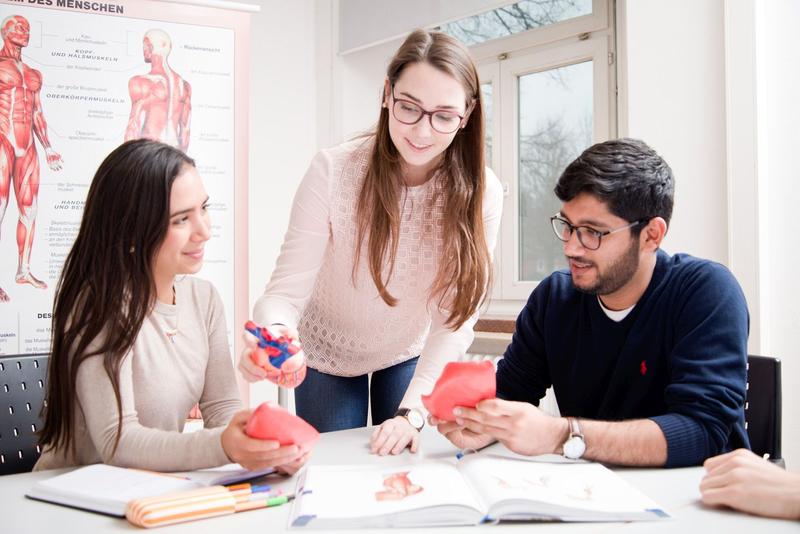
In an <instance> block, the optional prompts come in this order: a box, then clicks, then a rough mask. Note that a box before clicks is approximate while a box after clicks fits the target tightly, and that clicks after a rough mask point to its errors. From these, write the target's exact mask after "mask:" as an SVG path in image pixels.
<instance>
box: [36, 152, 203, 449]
mask: <svg viewBox="0 0 800 534" xmlns="http://www.w3.org/2000/svg"><path fill="white" fill-rule="evenodd" d="M187 166H192V167H193V166H194V161H193V160H192V159H191V158H189V157H188V156H187V155H186V154H184V153H183V152H181V151H180V150H178V149H176V148H173V147H171V146H169V145H166V144H164V143H159V142H157V141H150V140H145V139H138V140H134V141H128V142H126V143H124V144H122V145H120V146H119V147H117V148H116V149H115V150H114V151H113V152H111V154H109V155H108V156H107V157H106V159H105V160H103V162H102V163H101V164H100V167H99V168H98V169H97V173H96V174H95V175H94V178H93V180H92V183H91V186H90V187H89V194H88V196H87V198H86V205H85V207H84V211H83V218H82V220H81V226H80V230H79V231H78V237H77V238H76V239H75V243H74V244H73V245H72V249H71V250H70V252H69V255H68V256H67V259H66V261H65V263H64V268H63V270H62V272H61V277H60V279H59V281H58V285H57V286H56V293H55V303H54V308H53V323H52V347H51V355H50V363H49V368H48V384H47V396H46V399H47V403H46V407H45V408H44V409H43V410H44V414H43V415H44V426H43V428H42V430H41V433H40V440H41V444H42V445H46V446H50V447H52V448H55V449H62V448H63V449H66V450H72V452H73V453H74V450H73V445H74V442H75V415H76V405H77V394H76V378H77V374H78V367H80V365H81V363H82V362H83V361H84V360H86V359H87V358H89V357H92V356H96V355H101V356H102V357H103V365H104V367H105V370H106V373H108V377H109V379H110V380H111V384H112V386H113V388H114V395H115V397H116V404H117V413H118V414H119V419H118V422H117V436H116V440H115V442H114V449H113V450H114V451H116V448H117V446H118V444H119V439H120V435H121V432H122V400H121V397H120V390H119V369H120V366H121V363H122V359H123V358H124V357H125V354H126V353H127V352H128V351H129V350H130V348H131V347H132V346H133V343H134V341H135V340H136V337H137V336H138V334H139V330H140V329H141V327H142V323H143V322H144V319H145V318H146V317H147V315H148V314H149V313H150V312H151V311H152V308H153V306H154V304H155V299H156V289H155V282H154V279H153V262H154V258H155V255H156V253H157V251H158V249H159V247H160V246H161V244H162V242H163V241H164V238H165V236H166V233H167V227H168V224H169V201H170V191H171V190H172V183H173V182H174V181H175V178H176V177H177V176H178V175H179V174H181V172H182V171H183V170H184V169H185V168H186V167H187Z"/></svg>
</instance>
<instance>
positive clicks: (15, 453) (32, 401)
mask: <svg viewBox="0 0 800 534" xmlns="http://www.w3.org/2000/svg"><path fill="white" fill-rule="evenodd" d="M47 360H48V355H47V354H17V355H7V356H0V475H10V474H13V473H23V472H26V471H30V470H31V469H33V464H35V463H36V460H38V459H39V454H40V453H41V449H40V448H39V444H38V439H37V436H36V432H37V431H39V429H40V427H41V418H40V413H41V410H42V406H43V405H44V395H45V381H46V380H47Z"/></svg>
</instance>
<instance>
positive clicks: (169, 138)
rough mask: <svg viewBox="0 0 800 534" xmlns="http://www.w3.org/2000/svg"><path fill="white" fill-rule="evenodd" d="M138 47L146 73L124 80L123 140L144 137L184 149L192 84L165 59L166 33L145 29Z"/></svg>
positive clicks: (167, 50)
mask: <svg viewBox="0 0 800 534" xmlns="http://www.w3.org/2000/svg"><path fill="white" fill-rule="evenodd" d="M142 47H143V51H144V61H145V62H146V63H150V72H149V73H148V74H143V75H141V76H134V77H133V78H131V79H130V81H128V92H129V93H130V95H131V115H130V117H129V118H128V128H127V129H126V130H125V140H126V141H129V140H131V139H138V138H140V137H145V138H147V139H153V140H156V141H162V142H164V143H168V144H170V145H172V146H176V147H178V148H180V149H181V150H183V151H184V152H186V150H187V149H188V148H189V122H190V120H191V116H192V87H191V86H190V85H189V82H187V81H186V80H184V79H183V78H181V77H180V75H179V74H178V73H176V72H175V71H173V70H172V69H171V68H170V66H169V63H168V62H167V57H168V56H169V53H170V51H171V50H172V40H171V39H170V37H169V35H167V33H166V32H164V31H162V30H148V31H147V32H146V33H145V34H144V39H143V41H142Z"/></svg>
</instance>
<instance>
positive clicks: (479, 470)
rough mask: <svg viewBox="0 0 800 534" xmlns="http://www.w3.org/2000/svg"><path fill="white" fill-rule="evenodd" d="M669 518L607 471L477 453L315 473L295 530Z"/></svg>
mask: <svg viewBox="0 0 800 534" xmlns="http://www.w3.org/2000/svg"><path fill="white" fill-rule="evenodd" d="M665 517H669V516H668V514H666V513H665V512H664V511H663V510H662V509H661V508H660V507H659V506H658V505H657V504H656V503H655V502H653V501H652V500H650V499H649V498H648V497H647V496H645V495H644V494H642V493H641V492H639V491H638V490H637V489H636V488H634V487H633V486H631V485H629V484H628V483H627V482H625V481H624V480H623V479H622V478H620V477H619V476H618V475H616V474H615V473H613V472H612V471H610V470H609V469H607V468H605V467H603V466H602V465H600V464H593V463H579V464H577V463H576V464H565V463H558V464H553V463H542V462H533V461H525V460H514V459H508V458H501V457H493V456H489V455H482V454H477V455H470V456H467V457H465V458H464V459H463V460H461V461H459V462H458V463H454V462H449V461H446V460H431V461H425V462H420V463H414V464H409V465H406V466H392V467H389V466H387V467H375V466H369V467H364V466H313V465H312V466H309V467H308V468H306V471H305V472H304V474H302V475H301V477H300V479H299V480H298V486H297V490H296V497H295V501H294V505H293V507H292V516H291V521H290V524H291V526H292V527H296V528H339V529H351V528H381V527H433V526H450V525H477V524H480V523H484V522H494V521H636V520H657V519H662V518H665Z"/></svg>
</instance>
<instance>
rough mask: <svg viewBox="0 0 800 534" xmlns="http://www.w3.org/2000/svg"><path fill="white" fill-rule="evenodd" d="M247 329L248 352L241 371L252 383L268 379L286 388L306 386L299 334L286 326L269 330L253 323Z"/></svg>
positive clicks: (244, 357) (303, 355) (243, 356)
mask: <svg viewBox="0 0 800 534" xmlns="http://www.w3.org/2000/svg"><path fill="white" fill-rule="evenodd" d="M244 328H245V333H244V341H245V345H246V348H245V350H244V353H243V354H242V358H241V359H240V361H239V369H240V370H241V372H242V374H243V375H244V377H245V378H246V379H247V380H248V381H250V382H255V381H257V380H261V379H264V378H266V379H267V380H269V381H270V382H272V383H273V384H276V385H278V386H281V387H285V388H295V387H297V386H299V385H300V384H301V383H302V382H303V380H304V379H305V377H306V356H305V354H304V353H303V349H302V347H301V345H300V341H299V340H298V339H297V338H298V336H297V331H296V330H293V329H290V328H287V327H285V326H283V325H272V326H271V327H269V328H267V327H264V326H259V325H257V324H256V323H254V322H253V321H247V323H246V324H245V326H244Z"/></svg>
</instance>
